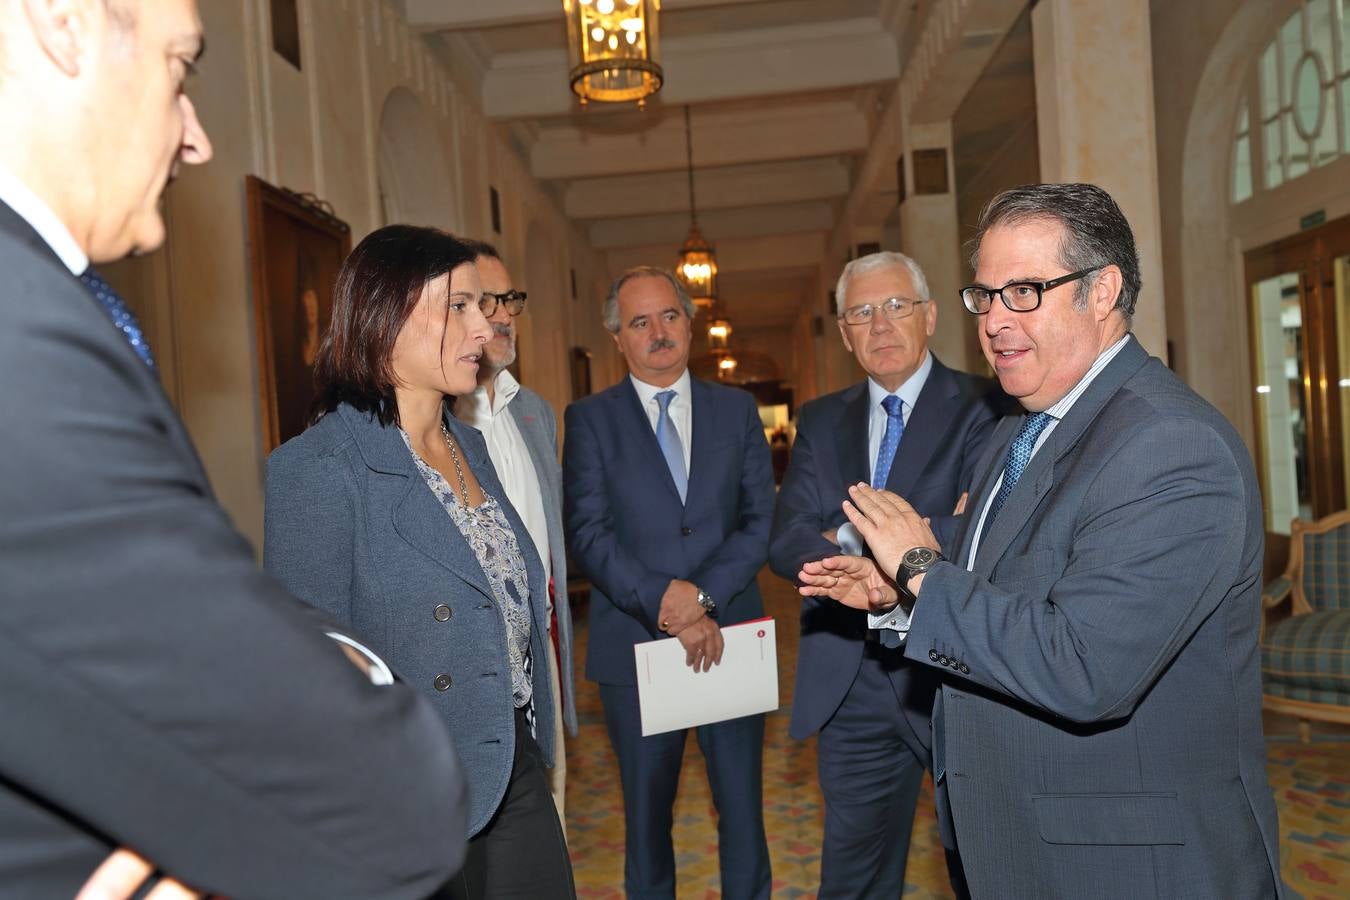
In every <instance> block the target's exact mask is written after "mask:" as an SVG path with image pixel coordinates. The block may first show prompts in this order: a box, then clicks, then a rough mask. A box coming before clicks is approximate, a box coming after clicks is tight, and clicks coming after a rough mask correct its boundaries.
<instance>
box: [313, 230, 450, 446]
mask: <svg viewBox="0 0 1350 900" xmlns="http://www.w3.org/2000/svg"><path fill="white" fill-rule="evenodd" d="M473 260H474V253H473V251H472V250H471V249H470V248H469V247H468V245H467V244H465V242H464V241H461V240H459V239H458V238H456V237H454V236H453V235H450V234H447V233H445V232H444V231H440V230H438V229H435V228H424V227H421V226H417V225H388V226H385V227H384V228H381V229H379V230H377V231H372V232H371V233H370V234H368V235H366V237H365V239H364V240H362V241H361V243H359V244H357V245H356V249H355V250H353V251H352V252H351V255H350V256H348V257H347V259H346V261H345V262H343V264H342V269H341V270H340V271H339V272H338V276H337V286H336V287H335V288H334V290H333V321H332V324H331V325H329V326H328V332H327V333H326V334H325V335H324V337H323V341H322V342H321V343H320V344H319V352H318V355H317V357H316V358H315V360H314V380H315V388H316V391H315V400H314V410H313V415H312V420H313V421H317V420H318V419H319V418H321V417H322V416H323V415H324V414H325V413H330V412H332V411H333V410H335V409H337V407H338V405H339V404H341V403H348V404H350V405H351V406H353V407H355V408H356V409H358V410H360V411H361V412H364V413H368V414H369V415H371V416H374V417H375V418H378V419H379V420H380V424H381V425H391V424H393V425H396V424H398V404H397V402H396V401H395V396H394V373H393V370H392V369H391V368H390V364H389V363H390V358H391V357H392V356H393V353H394V343H395V342H396V341H397V340H398V335H399V332H400V331H402V330H403V324H404V323H405V322H407V321H408V316H410V315H411V314H412V311H413V309H414V308H415V307H416V306H417V301H418V300H419V299H420V298H421V296H422V290H423V288H425V287H426V285H427V283H428V282H430V281H432V280H434V279H436V278H439V277H440V276H441V275H444V274H445V273H447V272H449V271H451V270H453V269H456V268H458V267H460V266H462V265H465V264H466V263H470V264H471V263H472V262H473ZM448 314H449V313H448V312H447V315H448Z"/></svg>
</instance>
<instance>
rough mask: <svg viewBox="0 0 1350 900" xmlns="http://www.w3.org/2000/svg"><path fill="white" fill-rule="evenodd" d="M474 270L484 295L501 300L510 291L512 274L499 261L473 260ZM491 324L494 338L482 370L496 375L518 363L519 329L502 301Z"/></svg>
mask: <svg viewBox="0 0 1350 900" xmlns="http://www.w3.org/2000/svg"><path fill="white" fill-rule="evenodd" d="M474 266H475V267H476V268H477V269H478V277H479V279H480V280H481V281H482V282H483V293H485V294H497V295H498V296H500V295H502V294H505V293H506V292H507V291H510V290H511V273H510V272H508V271H506V266H504V265H502V261H501V260H500V259H493V258H492V257H490V256H480V257H478V259H476V260H474ZM488 324H489V325H491V326H492V337H490V338H489V339H488V342H487V344H486V345H485V346H484V347H483V368H484V369H487V370H490V371H491V372H492V373H493V374H496V373H497V372H500V371H501V370H502V369H505V368H506V367H507V366H509V365H511V363H513V362H515V361H516V325H515V319H514V317H513V316H512V315H511V314H510V313H509V312H507V311H506V304H505V303H502V302H500V301H499V302H498V303H497V309H496V310H495V311H494V312H493V313H492V315H490V316H488Z"/></svg>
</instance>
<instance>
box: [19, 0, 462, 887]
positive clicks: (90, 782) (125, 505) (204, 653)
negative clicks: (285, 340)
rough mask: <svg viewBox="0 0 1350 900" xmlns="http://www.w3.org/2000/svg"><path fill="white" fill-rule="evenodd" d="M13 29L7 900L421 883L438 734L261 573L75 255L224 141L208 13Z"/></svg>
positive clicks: (155, 211) (440, 814) (24, 19)
mask: <svg viewBox="0 0 1350 900" xmlns="http://www.w3.org/2000/svg"><path fill="white" fill-rule="evenodd" d="M0 35H2V36H3V40H0V123H3V126H4V131H5V139H4V140H3V141H0V273H4V277H3V280H2V281H0V384H3V385H4V390H3V391H0V421H3V422H4V423H5V424H4V427H3V429H0V684H3V685H4V695H5V702H4V708H5V720H6V721H5V726H4V727H3V728H0V835H4V839H3V840H0V885H2V886H3V887H0V894H3V895H4V896H6V897H24V898H47V897H73V896H75V895H76V894H77V892H79V891H80V889H81V885H82V884H83V883H84V882H85V879H86V878H88V877H89V876H90V874H91V873H93V872H94V871H95V870H96V869H98V870H99V872H100V874H99V876H98V877H97V878H96V879H95V881H98V882H99V884H98V886H97V887H98V889H97V890H94V886H93V885H91V886H90V889H91V892H92V894H90V895H95V896H117V895H119V892H120V895H122V896H130V895H131V894H132V893H133V892H134V891H136V890H137V889H138V886H139V884H140V882H141V881H142V880H143V879H144V878H145V877H146V876H147V875H148V873H149V871H150V870H151V869H152V868H153V867H158V868H159V869H161V870H162V871H166V872H169V873H172V874H173V875H175V876H177V877H178V878H179V879H180V880H181V881H182V882H183V883H185V884H187V885H189V886H190V887H191V888H193V889H195V890H201V891H205V892H206V893H208V894H220V895H223V896H230V897H249V898H259V900H266V898H289V897H325V898H338V897H345V898H353V900H355V898H367V897H381V898H386V897H387V898H394V897H404V898H409V900H412V898H417V897H424V896H426V895H427V894H428V893H430V892H431V891H432V890H434V889H435V888H436V887H437V885H439V884H440V883H441V882H443V881H445V879H447V878H448V877H449V876H450V875H451V874H452V873H453V872H454V870H455V869H456V868H457V867H458V864H459V862H460V861H461V860H462V859H463V857H464V838H465V818H466V805H467V804H466V793H465V786H464V780H463V777H462V776H461V774H460V770H459V765H458V762H457V760H456V758H455V754H454V750H453V748H452V747H451V745H450V741H449V739H448V737H447V735H446V733H445V726H444V725H443V724H442V721H441V719H440V717H439V716H437V714H436V713H435V711H434V710H433V709H432V708H431V706H430V704H428V703H427V702H426V701H424V700H422V699H421V698H420V697H419V696H418V694H417V692H416V691H415V690H414V689H413V688H412V687H410V686H409V685H406V684H403V683H401V682H396V681H392V679H391V678H390V675H389V671H388V669H387V667H385V666H384V664H383V663H382V662H380V661H379V660H375V659H372V658H370V657H368V656H359V657H358V659H359V660H360V664H359V668H360V669H365V670H366V674H365V675H363V674H362V672H361V671H359V669H358V666H354V665H352V662H353V660H349V658H348V656H347V655H346V653H347V651H351V653H353V654H356V653H358V651H357V649H356V648H355V647H354V646H353V644H354V642H353V641H352V640H351V639H350V638H349V637H347V636H346V635H345V634H343V632H342V630H341V629H340V628H337V627H335V626H334V625H333V624H332V623H331V622H328V621H326V620H323V619H322V618H321V617H319V616H317V615H316V614H315V613H314V612H313V611H312V610H311V609H309V608H308V607H307V606H305V605H304V604H302V603H300V602H298V601H296V600H295V599H293V598H292V597H290V596H289V595H288V594H286V592H285V591H284V590H282V589H281V587H280V586H278V585H277V583H276V582H274V581H273V580H271V579H270V578H267V577H265V576H264V575H262V574H261V573H260V572H259V571H258V568H257V564H256V562H255V560H254V557H253V553H252V550H251V549H250V548H249V546H248V544H247V543H246V542H245V541H244V540H243V538H241V537H240V536H239V534H238V533H237V532H236V531H235V530H234V528H233V527H232V526H231V525H230V521H229V518H228V517H227V516H226V515H225V512H224V511H223V510H222V509H221V508H220V505H219V504H218V503H217V502H216V501H215V499H214V498H213V496H212V494H211V487H210V485H209V484H208V482H207V478H206V473H205V472H204V471H203V470H202V467H201V464H200V463H199V462H198V459H197V456H196V453H195V452H194V451H193V446H192V440H191V438H190V437H189V436H188V433H187V430H186V429H185V428H184V426H183V423H182V421H181V420H180V419H179V418H178V416H177V415H176V414H175V412H174V410H173V407H172V406H171V405H170V403H169V400H168V398H167V397H166V396H165V394H164V392H163V390H161V389H160V386H159V382H158V380H157V379H156V377H155V368H154V356H153V355H152V354H151V352H150V348H149V346H148V345H147V342H146V339H145V335H144V334H143V333H142V331H141V329H140V326H139V324H138V323H137V321H136V317H135V316H134V315H133V314H132V312H131V310H130V309H129V308H128V307H127V306H126V304H125V303H124V302H123V301H122V300H121V298H119V297H117V295H116V294H115V293H114V292H113V291H112V289H111V288H110V287H109V286H108V284H107V283H106V282H104V281H103V280H102V279H101V278H99V277H98V275H97V273H96V272H94V271H93V269H92V268H91V267H90V266H91V263H93V264H98V263H103V262H110V261H112V260H116V259H119V258H121V257H123V256H126V255H127V254H128V253H133V252H135V253H148V252H150V251H153V250H154V249H155V248H157V247H158V246H159V245H160V244H162V243H163V241H164V237H165V229H164V221H163V218H162V216H161V213H160V200H161V194H162V192H163V190H164V186H165V184H166V183H167V182H168V180H169V179H170V177H171V174H172V172H173V171H174V170H176V169H177V168H178V166H179V165H180V164H181V165H190V164H198V163H205V162H206V161H207V160H209V159H210V157H211V143H210V141H209V139H208V138H207V136H206V132H205V130H204V129H203V127H202V125H201V123H200V122H199V121H198V120H197V114H196V111H195V109H194V108H193V105H192V101H191V100H190V99H189V97H188V94H187V92H186V90H185V86H184V82H185V80H186V78H187V76H188V75H189V74H190V73H191V71H192V70H193V68H194V65H195V63H196V62H197V58H198V57H199V56H200V54H201V50H202V47H203V45H204V39H203V35H202V26H201V21H200V19H199V18H198V15H197V9H196V4H195V3H193V2H192V0H71V2H64V3H37V2H22V0H2V2H0ZM82 282H83V283H82ZM238 424H239V425H240V426H241V427H249V426H248V424H247V423H238ZM376 673H378V675H379V676H380V677H378V678H372V677H368V676H370V675H373V674H376ZM119 846H120V847H126V848H130V849H129V850H128V851H125V852H121V853H117V854H113V856H112V857H111V858H112V860H113V861H114V864H113V865H111V866H108V865H105V866H102V867H100V863H101V861H103V860H104V859H105V858H108V857H109V854H110V853H112V851H114V850H115V848H118V847H119ZM130 851H135V853H136V854H139V857H141V858H142V859H140V860H138V859H131V858H130V857H128V856H127V855H126V854H128V853H130ZM143 860H149V862H144V861H143ZM118 861H120V863H119V862H118ZM128 862H129V863H130V865H129V866H128V865H124V864H125V863H128ZM127 872H129V874H130V877H129V878H127V879H123V878H122V877H121V874H122V873H127ZM161 884H162V883H161ZM155 890H156V893H157V895H158V896H163V893H160V889H159V888H156V889H155ZM87 896H88V895H87Z"/></svg>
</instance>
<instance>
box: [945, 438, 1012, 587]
mask: <svg viewBox="0 0 1350 900" xmlns="http://www.w3.org/2000/svg"><path fill="white" fill-rule="evenodd" d="M1021 424H1022V418H1021V417H1020V416H1005V417H1003V418H1002V419H1000V420H999V422H998V424H997V425H995V426H994V430H993V432H992V433H991V434H990V435H989V442H988V444H987V445H986V447H985V451H984V458H983V459H982V460H981V461H980V466H979V468H977V469H976V470H975V471H977V472H980V473H981V474H980V475H979V476H978V477H977V478H976V479H975V483H974V484H972V485H971V489H970V496H969V497H968V498H966V513H965V515H963V516H962V517H961V527H960V530H959V531H958V533H957V536H956V541H955V543H956V547H957V553H956V559H955V560H953V561H954V562H956V563H957V565H961V566H964V565H965V561H966V559H967V558H969V556H970V544H971V541H972V539H973V538H974V536H975V526H976V525H977V524H978V523H979V519H980V511H981V510H983V509H984V505H985V503H986V502H987V500H988V497H989V492H990V491H991V490H993V487H994V483H995V482H996V481H997V480H998V476H999V473H1001V472H1002V471H1003V460H1004V458H1005V457H1006V456H1007V455H1008V445H1009V444H1011V443H1012V439H1013V435H1015V434H1016V433H1017V429H1018V428H1019V427H1020V426H1021Z"/></svg>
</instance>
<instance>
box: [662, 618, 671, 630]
mask: <svg viewBox="0 0 1350 900" xmlns="http://www.w3.org/2000/svg"><path fill="white" fill-rule="evenodd" d="M668 628H670V620H669V619H663V620H662V621H661V630H662V631H665V630H666V629H668Z"/></svg>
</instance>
